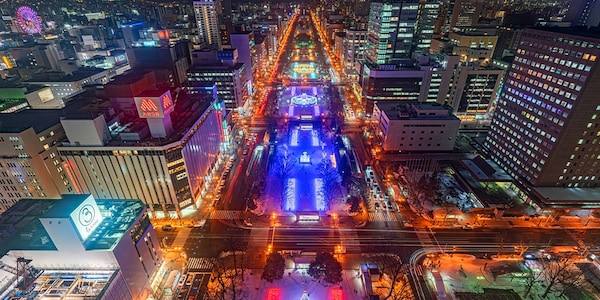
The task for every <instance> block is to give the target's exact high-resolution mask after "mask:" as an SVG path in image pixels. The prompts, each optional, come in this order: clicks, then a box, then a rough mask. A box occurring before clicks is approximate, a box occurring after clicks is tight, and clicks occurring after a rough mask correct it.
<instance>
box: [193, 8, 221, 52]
mask: <svg viewBox="0 0 600 300" xmlns="http://www.w3.org/2000/svg"><path fill="white" fill-rule="evenodd" d="M218 1H219V0H216V1H214V0H206V1H194V14H195V15H196V26H197V28H198V38H199V43H200V46H201V47H211V48H215V49H219V48H220V47H221V37H220V36H219V21H218V15H217V8H219V7H220V6H219V5H218V3H217V2H218ZM219 9H220V8H219Z"/></svg>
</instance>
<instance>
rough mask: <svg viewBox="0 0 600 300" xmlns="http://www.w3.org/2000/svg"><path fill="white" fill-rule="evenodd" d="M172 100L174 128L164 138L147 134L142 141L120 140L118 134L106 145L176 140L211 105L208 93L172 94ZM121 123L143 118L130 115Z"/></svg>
mask: <svg viewBox="0 0 600 300" xmlns="http://www.w3.org/2000/svg"><path fill="white" fill-rule="evenodd" d="M173 102H175V109H174V111H173V112H172V113H171V122H172V123H173V128H176V129H177V130H174V131H173V133H172V134H170V135H169V136H167V137H166V138H152V137H151V136H148V137H147V138H146V139H144V140H142V141H139V142H138V141H125V140H121V139H120V138H119V137H118V136H113V139H112V140H111V141H109V142H108V143H107V145H106V146H141V145H140V143H143V144H144V146H156V147H160V146H163V145H167V144H170V143H173V142H176V141H180V140H181V139H182V138H183V137H184V136H185V135H187V134H188V132H189V131H190V129H191V128H192V127H193V126H194V124H196V122H198V120H199V119H200V117H201V116H202V115H203V114H204V113H205V112H206V110H207V109H209V108H210V106H211V105H212V97H211V96H209V95H200V96H199V97H194V96H190V95H186V94H184V93H179V94H173ZM120 122H121V124H128V123H132V124H134V123H137V122H144V123H146V120H145V119H142V118H138V117H132V118H129V119H121V120H120Z"/></svg>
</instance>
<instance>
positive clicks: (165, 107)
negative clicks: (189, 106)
mask: <svg viewBox="0 0 600 300" xmlns="http://www.w3.org/2000/svg"><path fill="white" fill-rule="evenodd" d="M134 99H135V106H136V107H137V110H138V116H140V118H145V119H152V118H159V119H160V118H164V117H165V115H168V114H170V113H171V112H172V111H173V109H174V106H173V98H172V97H171V92H170V91H168V90H167V91H166V92H165V93H164V94H162V95H160V96H158V97H135V98H134Z"/></svg>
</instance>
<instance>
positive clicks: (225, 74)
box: [187, 63, 252, 111]
mask: <svg viewBox="0 0 600 300" xmlns="http://www.w3.org/2000/svg"><path fill="white" fill-rule="evenodd" d="M187 77H188V82H187V88H188V90H189V91H190V93H195V92H196V90H197V89H198V88H203V87H204V86H206V84H207V83H214V84H215V85H216V86H217V94H218V98H219V100H221V101H223V103H224V104H225V108H226V109H227V110H228V111H231V110H240V109H242V108H244V107H246V106H247V105H249V101H248V99H249V95H250V93H251V88H252V87H251V80H250V76H248V74H247V69H246V65H245V64H243V63H236V64H233V65H225V64H220V63H218V64H206V65H198V66H194V67H192V68H191V69H189V70H188V74H187Z"/></svg>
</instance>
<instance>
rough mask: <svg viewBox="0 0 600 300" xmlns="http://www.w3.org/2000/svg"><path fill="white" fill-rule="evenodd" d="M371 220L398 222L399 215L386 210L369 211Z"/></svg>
mask: <svg viewBox="0 0 600 300" xmlns="http://www.w3.org/2000/svg"><path fill="white" fill-rule="evenodd" d="M369 222H398V216H397V215H396V214H395V213H390V212H386V211H375V212H369Z"/></svg>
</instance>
